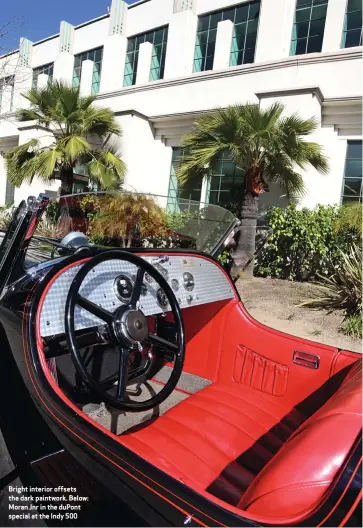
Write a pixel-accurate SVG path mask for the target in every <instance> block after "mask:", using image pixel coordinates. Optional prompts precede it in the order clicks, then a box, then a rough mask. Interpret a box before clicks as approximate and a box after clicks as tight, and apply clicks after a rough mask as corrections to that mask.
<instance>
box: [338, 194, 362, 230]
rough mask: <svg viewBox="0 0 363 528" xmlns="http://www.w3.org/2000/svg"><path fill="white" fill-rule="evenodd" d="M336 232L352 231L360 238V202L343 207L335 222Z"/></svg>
mask: <svg viewBox="0 0 363 528" xmlns="http://www.w3.org/2000/svg"><path fill="white" fill-rule="evenodd" d="M336 229H337V231H346V230H352V231H353V232H356V233H358V234H359V235H360V236H362V202H355V203H350V204H347V205H343V206H342V207H341V209H340V214H339V216H338V218H337V222H336Z"/></svg>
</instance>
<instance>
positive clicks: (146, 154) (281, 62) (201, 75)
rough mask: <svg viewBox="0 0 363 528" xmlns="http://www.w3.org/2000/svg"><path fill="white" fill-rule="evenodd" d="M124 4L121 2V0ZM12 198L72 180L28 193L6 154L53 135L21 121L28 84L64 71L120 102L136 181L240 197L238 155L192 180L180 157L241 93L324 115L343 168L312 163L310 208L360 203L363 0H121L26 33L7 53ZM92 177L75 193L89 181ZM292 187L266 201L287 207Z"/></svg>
mask: <svg viewBox="0 0 363 528" xmlns="http://www.w3.org/2000/svg"><path fill="white" fill-rule="evenodd" d="M110 1H111V0H110ZM0 72H2V73H1V75H2V78H1V79H0V205H3V204H5V203H7V202H10V201H13V200H14V201H15V202H19V200H20V199H22V198H24V197H26V196H28V195H29V194H33V195H34V194H37V193H39V192H48V193H51V194H53V193H56V192H57V189H58V187H59V181H54V183H52V184H45V183H44V182H41V181H34V182H33V183H32V185H22V186H21V187H20V188H16V189H15V190H14V189H13V187H12V186H11V185H10V184H9V182H8V181H7V177H6V171H5V165H4V156H5V154H6V152H7V151H8V150H9V149H11V148H12V147H14V146H15V145H18V144H22V143H25V142H26V141H28V140H29V139H30V138H33V137H37V138H41V141H42V142H44V144H47V143H48V144H49V142H51V141H52V138H51V137H49V135H48V133H47V131H46V130H44V129H42V128H41V127H36V126H35V124H34V123H32V122H29V123H18V122H17V120H16V116H15V111H16V109H17V108H19V107H23V106H25V100H24V99H23V98H22V96H21V93H23V92H24V91H25V90H26V89H29V88H30V87H31V86H32V85H33V86H44V84H45V83H47V82H48V81H49V80H51V79H59V80H60V79H62V80H64V81H66V82H68V83H73V85H74V86H80V90H81V93H82V94H90V93H95V94H97V99H96V104H98V105H102V106H106V107H109V108H111V109H112V111H113V112H114V113H115V116H116V118H117V120H118V122H119V123H120V125H121V127H122V130H123V136H122V138H121V139H120V140H119V142H120V144H119V147H120V150H121V153H122V158H123V160H124V161H125V163H126V166H127V174H126V179H125V186H126V188H130V189H133V190H136V191H140V192H148V193H153V194H159V195H168V196H169V200H170V203H171V202H172V201H173V199H174V198H176V197H177V196H181V197H184V198H190V199H194V200H201V201H203V202H209V203H217V204H220V205H228V204H230V203H231V202H233V200H234V199H235V196H236V193H237V192H238V189H241V183H242V180H243V173H242V171H241V170H240V169H239V168H238V167H235V166H234V165H233V163H231V161H230V160H229V159H228V155H226V156H225V157H223V158H222V159H221V161H220V168H219V170H218V171H216V172H215V173H213V174H212V175H209V176H208V177H207V176H206V177H205V178H204V180H203V181H201V182H197V183H194V184H193V185H189V186H186V187H184V188H182V189H180V188H179V186H178V183H177V180H176V178H175V161H176V159H178V157H179V155H180V144H181V140H182V137H183V135H184V134H185V133H187V132H188V131H190V130H191V129H192V126H193V123H194V122H195V120H196V119H197V118H198V116H200V114H201V113H203V112H205V111H208V110H211V109H214V108H218V107H226V106H228V105H230V104H234V103H247V102H250V103H257V104H260V105H261V107H267V106H269V105H270V104H271V103H273V102H275V101H276V100H278V101H281V102H282V103H284V104H285V105H286V111H287V112H288V113H294V112H298V113H299V114H300V115H301V116H303V117H311V116H315V117H316V119H317V120H318V123H319V126H318V129H317V130H316V132H314V134H313V136H312V137H311V139H312V140H314V141H317V142H319V143H320V144H321V145H322V146H323V148H324V151H325V154H326V155H327V156H328V159H329V164H330V172H329V174H328V175H325V176H322V175H319V174H318V173H317V172H316V171H315V170H314V169H312V168H311V169H308V170H306V171H305V172H304V181H305V185H306V189H307V194H306V197H305V198H304V199H303V200H302V202H301V205H302V206H307V207H314V206H315V205H316V204H318V203H322V204H333V203H341V202H342V201H343V202H347V201H352V200H359V199H361V195H362V106H361V105H362V2H361V0H253V1H248V0H141V1H140V2H138V3H136V4H133V5H130V6H128V5H127V4H126V3H125V2H124V0H112V4H111V8H110V12H109V13H108V14H107V15H104V16H102V17H100V18H98V19H96V20H92V21H90V22H86V23H84V24H81V25H80V26H77V27H73V26H72V25H71V24H69V23H68V22H65V21H62V22H61V24H60V33H59V34H58V35H54V36H52V37H49V38H47V39H45V40H43V41H40V42H36V43H33V42H30V41H29V40H27V39H21V41H20V48H19V50H18V51H17V52H15V53H13V54H11V55H8V56H6V57H2V58H0ZM81 178H82V177H81V176H80V180H79V182H78V183H75V190H78V189H80V188H81V187H82V186H84V182H82V179H81ZM280 194H281V192H279V191H278V190H277V189H273V190H272V191H271V192H270V193H266V195H264V199H263V204H264V206H266V205H268V204H271V203H273V204H274V205H283V204H284V203H285V202H284V197H282V196H280Z"/></svg>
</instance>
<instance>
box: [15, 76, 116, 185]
mask: <svg viewBox="0 0 363 528" xmlns="http://www.w3.org/2000/svg"><path fill="white" fill-rule="evenodd" d="M23 97H25V99H27V100H28V101H29V102H30V108H22V109H20V110H18V112H17V117H18V119H19V121H36V123H37V125H39V126H41V127H43V128H45V129H46V131H45V134H47V135H48V136H50V137H51V138H52V141H51V143H50V144H49V145H48V146H42V144H41V142H40V141H39V139H31V140H30V141H28V142H27V143H24V144H23V145H18V146H17V147H15V148H13V149H12V150H10V151H9V152H8V154H7V157H6V158H7V159H6V164H7V174H8V178H9V180H10V181H11V183H13V184H14V185H16V186H19V185H21V184H22V183H24V182H28V183H31V182H32V181H33V178H34V177H35V176H37V177H39V178H40V179H42V180H44V181H49V180H53V179H55V178H59V179H60V181H61V195H65V194H71V192H72V185H73V172H74V168H75V167H76V166H77V165H85V166H86V167H87V170H88V175H89V177H90V179H91V180H94V181H98V182H99V183H100V184H101V185H102V186H103V187H105V188H108V187H115V186H118V185H119V184H120V183H121V182H122V180H123V177H124V173H125V164H124V162H123V161H122V160H121V159H120V157H119V155H118V153H117V151H116V150H115V148H114V147H113V145H112V144H111V143H110V140H111V138H112V136H113V135H116V136H120V135H121V130H120V127H119V125H118V124H117V122H116V120H115V118H114V115H113V113H112V111H111V110H109V109H107V108H97V107H96V106H95V105H94V104H93V102H94V100H95V96H94V95H90V96H87V97H82V96H81V95H80V92H79V89H78V88H72V87H70V86H67V85H65V84H63V83H62V82H54V83H50V84H48V85H47V86H46V87H44V88H41V89H39V90H37V89H35V88H32V89H31V90H29V91H28V92H27V93H25V94H23ZM95 144H96V146H95Z"/></svg>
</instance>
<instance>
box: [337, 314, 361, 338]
mask: <svg viewBox="0 0 363 528" xmlns="http://www.w3.org/2000/svg"><path fill="white" fill-rule="evenodd" d="M340 331H341V332H342V333H343V334H345V335H347V336H349V337H352V338H353V339H359V338H361V337H362V317H361V315H351V316H349V317H346V318H345V319H344V321H343V323H342V324H341V327H340Z"/></svg>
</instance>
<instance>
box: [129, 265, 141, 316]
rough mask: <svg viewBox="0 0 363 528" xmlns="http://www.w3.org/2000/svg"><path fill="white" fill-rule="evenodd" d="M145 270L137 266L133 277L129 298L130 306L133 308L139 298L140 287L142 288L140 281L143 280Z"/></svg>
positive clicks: (134, 308)
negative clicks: (132, 286)
mask: <svg viewBox="0 0 363 528" xmlns="http://www.w3.org/2000/svg"><path fill="white" fill-rule="evenodd" d="M144 275H145V270H144V269H143V268H141V267H140V268H138V270H137V274H136V279H135V285H134V288H133V290H132V294H131V299H130V306H131V308H132V309H133V310H136V309H137V303H138V301H139V299H140V295H141V289H142V283H143V280H144Z"/></svg>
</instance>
